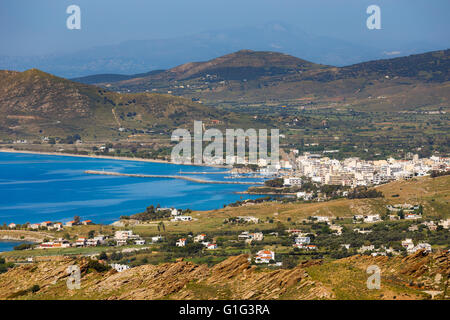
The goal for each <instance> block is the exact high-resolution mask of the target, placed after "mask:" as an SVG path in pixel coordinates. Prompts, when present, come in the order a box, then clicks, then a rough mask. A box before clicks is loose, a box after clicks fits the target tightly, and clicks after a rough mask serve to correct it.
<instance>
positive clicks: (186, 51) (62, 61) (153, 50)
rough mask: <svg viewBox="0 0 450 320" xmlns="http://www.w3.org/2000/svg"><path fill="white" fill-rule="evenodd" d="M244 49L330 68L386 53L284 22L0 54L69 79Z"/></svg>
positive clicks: (6, 62)
mask: <svg viewBox="0 0 450 320" xmlns="http://www.w3.org/2000/svg"><path fill="white" fill-rule="evenodd" d="M243 48H246V49H251V50H258V51H267V50H270V51H281V52H285V53H288V54H291V55H294V56H297V57H302V58H303V59H306V60H310V61H313V62H315V63H321V64H329V65H348V64H352V63H357V62H362V61H367V60H370V59H375V58H380V57H382V56H383V52H382V51H381V50H376V49H373V48H369V47H365V46H362V45H359V44H354V43H350V42H346V41H342V40H337V39H333V38H329V37H321V36H314V35H311V34H308V33H305V32H303V31H301V30H299V29H297V28H293V27H291V26H288V25H285V24H281V23H269V24H266V25H262V26H256V27H243V28H234V29H226V30H216V31H211V32H204V33H200V34H195V35H191V36H186V37H177V38H171V39H156V40H141V41H126V42H123V43H120V44H117V45H109V46H100V47H94V48H91V49H88V50H83V51H79V52H74V53H71V54H53V55H48V56H29V57H8V56H0V69H8V70H19V71H23V70H26V69H30V68H39V69H41V70H44V71H46V72H49V73H52V74H56V75H58V76H63V77H67V78H75V77H80V76H86V75H91V74H110V73H112V74H116V73H118V74H136V73H143V72H148V71H150V70H157V69H168V68H171V67H174V66H176V65H179V64H182V63H185V62H188V61H204V60H208V59H212V58H214V57H217V56H221V55H224V54H227V53H230V52H234V51H238V50H241V49H243Z"/></svg>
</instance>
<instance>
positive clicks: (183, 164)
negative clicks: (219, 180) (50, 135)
mask: <svg viewBox="0 0 450 320" xmlns="http://www.w3.org/2000/svg"><path fill="white" fill-rule="evenodd" d="M0 152H3V153H22V154H36V155H46V156H63V157H77V158H90V159H104V160H123V161H138V162H149V163H163V164H173V165H181V166H192V167H209V168H231V167H229V166H224V165H208V164H194V163H174V162H170V161H168V160H160V159H146V158H130V157H115V156H101V155H95V154H89V155H85V154H76V153H63V152H49V151H31V150H16V149H8V148H0Z"/></svg>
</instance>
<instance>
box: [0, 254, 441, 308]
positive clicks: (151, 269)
mask: <svg viewBox="0 0 450 320" xmlns="http://www.w3.org/2000/svg"><path fill="white" fill-rule="evenodd" d="M247 258H248V256H246V255H240V256H235V257H230V258H228V259H227V260H225V261H223V262H221V263H219V264H217V265H215V266H214V267H211V268H209V267H207V266H206V265H197V264H193V263H191V262H185V261H178V262H176V263H164V264H159V265H144V266H139V267H135V268H132V269H130V270H127V271H124V272H121V273H117V272H116V271H115V270H114V271H104V272H97V271H94V270H93V269H91V268H89V265H88V261H87V260H86V259H85V258H75V259H74V258H55V259H53V260H52V259H46V260H44V261H42V262H36V263H31V264H28V265H22V266H18V267H16V268H13V269H11V270H9V271H8V272H6V273H4V274H1V275H0V298H1V299H33V300H39V299H110V300H129V299H138V300H154V299H175V300H191V299H246V300H247V299H250V300H259V299H343V300H345V299H380V300H407V299H408V300H415V299H419V300H421V299H429V298H431V292H432V293H433V295H434V298H437V299H443V298H444V295H445V291H446V281H447V279H448V275H449V273H450V270H449V254H448V253H443V252H441V253H435V254H432V255H431V254H430V255H427V254H425V253H423V252H418V253H416V254H414V255H411V256H408V257H405V258H403V257H395V258H388V257H370V256H360V255H356V256H352V257H349V258H345V259H340V260H336V261H333V262H324V261H323V260H310V261H306V262H303V263H301V264H299V265H298V266H297V267H295V268H293V269H281V270H270V269H262V270H258V269H257V267H256V266H251V265H250V264H249V262H248V259H247ZM73 264H76V265H78V266H79V267H80V270H81V273H82V277H81V288H80V289H79V290H68V289H67V286H66V281H67V273H66V270H67V267H68V266H70V265H73ZM374 264H375V265H377V266H379V267H380V269H381V275H382V276H381V289H380V290H368V289H367V286H366V281H367V277H368V275H367V273H366V269H367V267H368V266H369V265H374ZM36 284H38V285H39V291H37V292H35V293H32V292H30V288H31V287H32V286H33V285H36Z"/></svg>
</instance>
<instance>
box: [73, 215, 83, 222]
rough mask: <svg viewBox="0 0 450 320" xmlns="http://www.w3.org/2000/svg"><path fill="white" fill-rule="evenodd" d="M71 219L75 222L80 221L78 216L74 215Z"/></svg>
mask: <svg viewBox="0 0 450 320" xmlns="http://www.w3.org/2000/svg"><path fill="white" fill-rule="evenodd" d="M73 221H74V222H75V224H78V223H80V221H81V218H80V216H74V217H73Z"/></svg>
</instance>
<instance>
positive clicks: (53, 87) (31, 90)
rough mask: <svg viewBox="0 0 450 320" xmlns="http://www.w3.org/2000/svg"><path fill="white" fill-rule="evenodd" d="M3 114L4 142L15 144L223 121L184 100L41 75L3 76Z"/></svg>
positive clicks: (0, 101) (7, 73) (0, 100)
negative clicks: (23, 139)
mask: <svg viewBox="0 0 450 320" xmlns="http://www.w3.org/2000/svg"><path fill="white" fill-rule="evenodd" d="M0 114H1V115H0V136H4V137H7V138H9V139H12V138H14V137H36V136H60V137H65V136H66V135H73V134H79V135H81V136H82V137H85V138H88V137H89V138H93V137H96V138H102V137H103V138H111V137H119V136H120V135H121V131H123V130H125V129H126V130H127V131H131V132H141V133H152V132H153V133H156V134H158V133H159V132H165V131H166V130H168V129H172V128H173V127H178V126H185V125H187V124H188V123H191V122H192V121H193V119H196V120H204V121H207V120H209V119H215V118H218V117H221V116H223V113H219V112H217V111H215V110H210V109H209V108H207V107H204V106H202V105H200V104H198V103H193V102H191V101H189V100H186V99H184V98H178V97H173V96H169V95H161V94H155V93H140V94H119V93H116V92H110V91H106V90H103V89H100V88H98V87H95V86H90V85H84V84H80V83H77V82H72V81H69V80H66V79H63V78H58V77H55V76H53V75H50V74H47V73H44V72H42V71H40V70H37V69H31V70H28V71H25V72H13V71H0ZM120 128H123V129H121V130H119V129H120Z"/></svg>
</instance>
